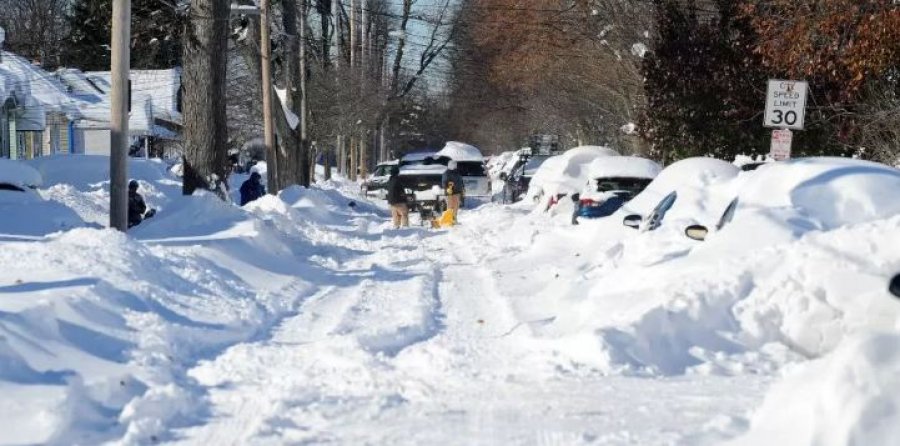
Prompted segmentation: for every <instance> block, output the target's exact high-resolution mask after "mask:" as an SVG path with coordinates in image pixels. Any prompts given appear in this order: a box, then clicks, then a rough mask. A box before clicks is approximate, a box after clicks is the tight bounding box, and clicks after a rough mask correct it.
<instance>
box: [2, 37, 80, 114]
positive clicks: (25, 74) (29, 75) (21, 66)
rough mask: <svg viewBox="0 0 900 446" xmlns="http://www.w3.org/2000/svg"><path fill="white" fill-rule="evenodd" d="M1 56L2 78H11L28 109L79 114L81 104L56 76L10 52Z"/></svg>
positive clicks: (19, 97)
mask: <svg viewBox="0 0 900 446" xmlns="http://www.w3.org/2000/svg"><path fill="white" fill-rule="evenodd" d="M2 53H3V60H2V61H0V69H2V70H3V71H2V75H4V76H6V77H9V78H10V79H12V82H13V91H14V92H15V94H16V98H17V99H18V100H19V102H20V103H21V105H23V106H24V107H25V108H26V110H27V108H28V107H40V108H42V109H43V111H44V112H49V111H57V112H62V113H77V112H78V105H80V103H81V102H82V101H81V100H79V99H77V98H75V97H74V96H72V95H70V94H69V92H68V89H67V88H66V87H65V86H64V85H63V84H62V83H61V82H60V81H59V80H58V79H57V78H56V77H54V76H53V75H52V74H50V73H47V72H45V71H44V70H42V69H41V68H40V67H38V66H35V65H33V64H31V63H30V62H28V61H27V60H25V59H24V58H22V57H20V56H17V55H15V54H13V53H10V52H8V51H3V52H2Z"/></svg>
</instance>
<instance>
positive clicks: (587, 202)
mask: <svg viewBox="0 0 900 446" xmlns="http://www.w3.org/2000/svg"><path fill="white" fill-rule="evenodd" d="M595 204H600V203H598V202H597V201H594V200H591V199H590V198H582V199H581V205H582V206H593V205H595Z"/></svg>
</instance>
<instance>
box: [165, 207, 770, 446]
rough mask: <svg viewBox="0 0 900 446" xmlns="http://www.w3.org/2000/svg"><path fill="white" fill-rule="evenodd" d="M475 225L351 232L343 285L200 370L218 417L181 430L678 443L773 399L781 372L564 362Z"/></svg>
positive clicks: (352, 440)
mask: <svg viewBox="0 0 900 446" xmlns="http://www.w3.org/2000/svg"><path fill="white" fill-rule="evenodd" d="M476 212H478V211H476ZM466 220H468V221H471V222H472V223H471V225H468V224H464V225H463V226H461V227H459V228H458V230H455V231H453V232H438V233H435V232H430V231H425V230H420V229H411V230H400V231H393V230H385V229H383V225H381V227H379V229H378V230H377V232H375V233H374V234H365V235H359V234H353V233H348V234H347V235H348V237H349V238H355V239H356V242H357V243H358V245H355V246H357V247H358V248H357V249H361V251H360V252H359V253H358V254H357V255H356V256H354V258H353V259H349V260H345V261H344V262H342V264H341V265H340V267H339V268H338V269H337V270H336V271H335V275H336V277H338V278H340V281H341V282H342V284H340V285H337V286H333V287H328V288H326V289H323V290H321V292H319V293H317V294H315V295H313V296H310V297H309V298H308V299H306V300H305V301H304V302H303V303H302V304H301V306H300V308H299V310H298V314H296V315H294V316H291V317H289V318H287V319H286V320H285V321H284V322H283V323H282V324H280V326H278V327H277V328H276V329H275V330H274V331H273V333H272V336H271V338H270V339H265V340H262V341H259V342H252V343H246V344H240V345H237V346H235V347H232V348H230V349H229V350H228V351H227V352H225V353H224V354H222V355H221V356H219V357H217V358H215V359H213V360H209V361H203V362H202V363H201V364H200V365H199V366H197V367H196V368H194V369H193V370H191V371H190V372H189V374H190V375H191V376H192V377H194V378H196V379H197V382H198V383H199V384H200V385H202V386H203V387H204V389H205V391H208V392H209V399H208V401H209V404H210V412H211V417H210V419H209V420H208V422H205V424H203V425H202V426H198V427H192V428H187V429H185V430H183V431H180V432H179V433H178V434H177V437H178V438H179V439H180V440H181V441H182V442H184V443H185V444H283V443H315V444H318V443H338V444H598V443H599V444H606V443H632V444H666V443H672V442H677V441H678V440H679V439H681V438H682V437H683V435H685V434H686V433H691V432H696V431H698V430H700V429H701V427H702V426H703V425H704V424H705V423H707V422H709V421H710V420H711V419H714V418H716V417H724V416H727V415H742V414H743V413H744V412H745V411H746V410H747V409H748V408H749V407H750V406H751V405H752V404H754V403H757V402H758V400H759V398H760V396H761V392H762V390H763V389H764V384H765V382H766V379H764V378H759V377H754V376H749V377H744V378H742V379H737V380H735V379H724V378H717V377H704V376H698V377H685V378H675V379H656V378H638V377H608V376H603V375H602V374H598V373H594V372H591V371H587V370H584V371H579V370H577V369H575V370H573V369H569V370H567V369H565V368H563V367H561V366H560V364H559V363H558V361H557V360H556V359H555V358H554V352H553V349H552V348H549V346H546V345H542V344H541V343H540V342H536V341H535V340H534V339H533V338H531V337H530V336H529V335H528V333H529V330H528V324H534V323H540V322H541V321H536V322H535V321H523V320H521V319H520V318H519V317H518V316H517V315H516V314H515V313H514V312H513V311H512V307H511V305H510V302H509V297H508V296H505V295H504V294H503V293H502V290H498V283H497V281H496V280H495V279H494V275H495V274H497V272H496V271H492V270H490V269H489V268H486V264H485V262H484V259H485V258H490V257H496V256H499V255H502V254H503V253H502V249H498V248H497V247H494V248H493V249H492V247H490V246H486V245H485V244H484V237H483V236H480V235H479V234H481V233H484V232H485V231H490V229H491V228H486V227H482V226H481V224H483V222H479V221H478V220H477V219H475V218H470V219H466ZM464 221H465V220H464ZM492 251H493V252H492ZM498 251H500V252H498ZM319 260H320V261H326V262H327V261H329V260H332V259H319ZM719 395H730V396H729V397H720V396H719ZM662 414H666V415H665V416H661V415H662Z"/></svg>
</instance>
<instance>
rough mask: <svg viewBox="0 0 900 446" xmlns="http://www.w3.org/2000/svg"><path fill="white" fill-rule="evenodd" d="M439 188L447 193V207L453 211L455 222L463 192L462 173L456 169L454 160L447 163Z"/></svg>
mask: <svg viewBox="0 0 900 446" xmlns="http://www.w3.org/2000/svg"><path fill="white" fill-rule="evenodd" d="M441 188H442V189H443V190H444V193H446V194H447V209H448V210H451V211H453V221H454V222H455V221H456V215H457V214H458V213H459V206H460V202H461V200H462V196H463V194H464V193H465V189H464V185H463V178H462V175H460V174H459V171H458V170H456V161H453V160H451V161H450V162H449V163H447V170H445V171H444V175H443V176H442V177H441Z"/></svg>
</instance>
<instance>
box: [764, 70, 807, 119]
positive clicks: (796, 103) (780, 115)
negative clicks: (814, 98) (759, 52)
mask: <svg viewBox="0 0 900 446" xmlns="http://www.w3.org/2000/svg"><path fill="white" fill-rule="evenodd" d="M807 89H808V86H807V84H806V82H804V81H784V80H775V79H771V80H769V88H768V91H767V92H766V116H765V121H764V122H763V125H764V126H766V127H776V128H781V129H791V130H803V115H804V112H805V111H806V91H807Z"/></svg>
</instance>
